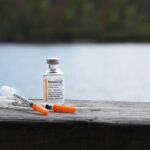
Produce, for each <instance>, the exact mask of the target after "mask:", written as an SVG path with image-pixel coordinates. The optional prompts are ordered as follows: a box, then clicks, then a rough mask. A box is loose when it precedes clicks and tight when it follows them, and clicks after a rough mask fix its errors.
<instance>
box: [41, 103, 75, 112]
mask: <svg viewBox="0 0 150 150" xmlns="http://www.w3.org/2000/svg"><path fill="white" fill-rule="evenodd" d="M44 107H45V108H46V109H49V110H50V111H53V112H60V113H75V112H76V111H77V107H73V106H67V105H60V104H45V105H44Z"/></svg>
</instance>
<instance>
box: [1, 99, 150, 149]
mask: <svg viewBox="0 0 150 150" xmlns="http://www.w3.org/2000/svg"><path fill="white" fill-rule="evenodd" d="M66 104H68V105H75V106H77V107H78V108H79V111H78V112H77V113H76V114H62V113H50V114H49V116H48V117H44V116H41V115H39V114H38V113H36V112H34V111H32V110H31V109H29V108H27V107H14V106H11V107H9V108H6V109H4V108H1V109H0V150H10V149H15V150H27V149H28V150H41V149H42V150H60V149H65V150H78V149H79V150H80V149H82V150H120V149H121V150H150V143H149V141H150V103H135V102H134V103H132V102H101V101H71V100H67V101H66Z"/></svg>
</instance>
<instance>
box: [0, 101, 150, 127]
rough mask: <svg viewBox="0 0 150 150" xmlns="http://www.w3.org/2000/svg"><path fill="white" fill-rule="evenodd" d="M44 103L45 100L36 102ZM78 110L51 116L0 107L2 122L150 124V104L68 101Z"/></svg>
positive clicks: (67, 102) (16, 108)
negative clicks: (73, 112)
mask: <svg viewBox="0 0 150 150" xmlns="http://www.w3.org/2000/svg"><path fill="white" fill-rule="evenodd" d="M36 101H38V102H42V100H36ZM65 104H66V105H72V106H76V107H78V112H77V113H75V114H67V113H66V114H64V113H54V112H50V113H49V116H48V117H45V116H41V115H40V114H38V113H36V112H34V111H32V109H31V108H28V107H19V106H9V107H8V108H0V122H5V121H7V122H8V121H13V122H47V123H52V122H53V123H58V122H86V123H98V124H113V125H150V103H138V102H115V101H113V102H103V101H86V100H85V101H80V100H66V102H65Z"/></svg>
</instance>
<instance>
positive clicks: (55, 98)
mask: <svg viewBox="0 0 150 150" xmlns="http://www.w3.org/2000/svg"><path fill="white" fill-rule="evenodd" d="M47 64H48V65H49V69H48V70H47V71H46V72H45V73H44V75H43V92H44V100H45V102H46V103H53V104H54V103H58V104H63V103H64V75H63V72H62V71H61V70H60V69H59V68H58V65H59V58H49V59H47Z"/></svg>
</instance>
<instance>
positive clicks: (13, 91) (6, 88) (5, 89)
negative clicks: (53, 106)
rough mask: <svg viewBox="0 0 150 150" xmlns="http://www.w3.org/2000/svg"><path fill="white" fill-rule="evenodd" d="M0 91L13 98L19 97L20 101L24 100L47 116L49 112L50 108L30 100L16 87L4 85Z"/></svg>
mask: <svg viewBox="0 0 150 150" xmlns="http://www.w3.org/2000/svg"><path fill="white" fill-rule="evenodd" d="M0 92H1V93H2V95H4V96H7V97H9V98H12V99H14V98H15V99H17V100H19V101H22V102H24V103H26V104H27V105H29V106H30V107H32V108H33V110H34V111H37V112H40V113H41V114H42V115H45V116H47V115H48V113H49V110H48V109H46V108H44V107H43V106H41V105H40V104H38V103H34V102H33V101H31V100H29V99H28V98H26V97H23V96H22V95H20V94H18V91H17V90H16V89H15V88H12V87H9V86H2V87H1V89H0Z"/></svg>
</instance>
